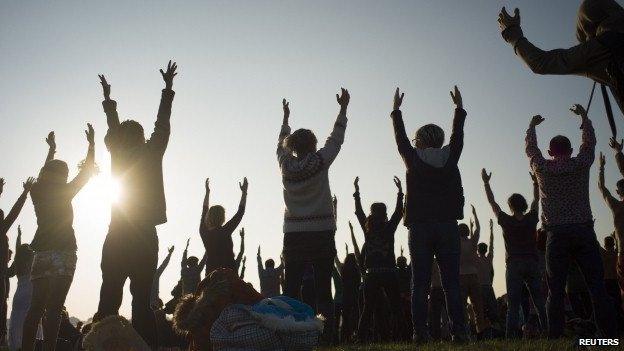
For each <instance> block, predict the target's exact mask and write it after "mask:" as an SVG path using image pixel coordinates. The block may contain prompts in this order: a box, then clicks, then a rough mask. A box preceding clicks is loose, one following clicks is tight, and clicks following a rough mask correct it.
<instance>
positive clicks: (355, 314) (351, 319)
mask: <svg viewBox="0 0 624 351" xmlns="http://www.w3.org/2000/svg"><path fill="white" fill-rule="evenodd" d="M338 269H339V272H340V277H341V278H342V286H343V292H342V324H341V328H340V341H341V342H342V343H348V342H351V341H353V338H354V336H355V332H356V331H357V327H358V321H359V319H360V306H359V289H360V283H361V281H362V279H361V275H360V269H359V268H358V264H357V258H356V255H355V254H353V253H350V254H347V256H346V257H345V260H344V263H343V264H342V265H341V266H340V267H338ZM338 322H339V321H338Z"/></svg>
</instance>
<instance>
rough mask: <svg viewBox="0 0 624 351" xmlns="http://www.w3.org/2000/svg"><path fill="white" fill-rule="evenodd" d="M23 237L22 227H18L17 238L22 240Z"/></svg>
mask: <svg viewBox="0 0 624 351" xmlns="http://www.w3.org/2000/svg"><path fill="white" fill-rule="evenodd" d="M21 236H22V226H21V225H18V226H17V237H18V238H20V237H21Z"/></svg>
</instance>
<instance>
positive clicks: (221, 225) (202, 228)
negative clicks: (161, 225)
mask: <svg viewBox="0 0 624 351" xmlns="http://www.w3.org/2000/svg"><path fill="white" fill-rule="evenodd" d="M205 186H206V195H205V196H204V205H203V210H202V217H201V223H200V224H199V234H200V236H201V238H202V242H203V243H204V248H205V249H206V255H207V258H206V275H208V274H210V272H212V271H214V270H215V269H218V268H229V269H231V270H233V271H235V272H238V266H237V264H236V262H235V260H234V243H233V242H232V234H233V233H234V231H235V230H236V227H238V225H239V224H240V222H241V220H242V219H243V215H244V214H245V204H246V203H247V188H248V183H247V178H244V179H243V182H242V183H239V184H238V186H239V187H240V190H241V199H240V203H239V205H238V211H236V214H235V215H234V216H233V217H232V218H231V219H230V220H229V221H227V222H226V221H225V209H224V208H223V206H221V205H214V206H210V201H209V200H210V182H209V180H208V179H206V183H205ZM243 235H244V234H243ZM239 263H240V262H239Z"/></svg>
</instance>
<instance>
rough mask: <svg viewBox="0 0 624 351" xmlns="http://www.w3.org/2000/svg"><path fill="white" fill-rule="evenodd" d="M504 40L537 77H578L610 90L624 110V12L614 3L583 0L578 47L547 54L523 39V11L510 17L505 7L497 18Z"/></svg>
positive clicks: (579, 17) (579, 16)
mask: <svg viewBox="0 0 624 351" xmlns="http://www.w3.org/2000/svg"><path fill="white" fill-rule="evenodd" d="M498 23H499V25H500V29H501V34H502V36H503V39H505V41H507V42H508V43H509V44H511V45H512V46H513V48H514V52H515V53H516V55H518V56H519V57H520V58H521V59H522V60H523V61H524V62H525V63H526V64H527V65H528V66H529V68H531V70H532V71H533V72H535V73H537V74H558V75H562V74H567V75H579V76H584V77H588V78H591V79H593V80H594V81H596V82H598V83H601V84H605V85H606V86H609V87H610V88H611V91H612V93H613V95H614V96H615V98H616V100H617V102H618V104H619V106H620V110H622V111H624V71H623V70H622V63H624V9H622V7H621V6H620V5H619V4H618V3H617V2H616V1H615V0H584V1H583V2H582V3H581V5H580V7H579V10H578V15H577V20H576V38H577V39H578V41H579V43H580V44H579V45H576V46H573V47H571V48H567V49H555V50H548V51H544V50H541V49H539V48H538V47H536V46H535V45H533V44H532V43H531V42H529V40H528V39H527V38H525V37H524V34H523V32H522V28H520V11H519V10H518V9H515V11H514V16H513V17H511V16H510V15H509V14H508V13H507V11H506V10H505V8H504V7H503V9H502V10H501V12H500V14H499V16H498Z"/></svg>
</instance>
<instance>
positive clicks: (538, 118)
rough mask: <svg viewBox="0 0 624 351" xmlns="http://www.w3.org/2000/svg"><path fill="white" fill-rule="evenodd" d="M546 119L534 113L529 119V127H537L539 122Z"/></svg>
mask: <svg viewBox="0 0 624 351" xmlns="http://www.w3.org/2000/svg"><path fill="white" fill-rule="evenodd" d="M545 120H546V119H545V118H544V117H542V116H540V115H535V116H533V118H532V119H531V123H530V124H529V126H530V127H537V126H539V125H540V124H542V122H544V121H545Z"/></svg>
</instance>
